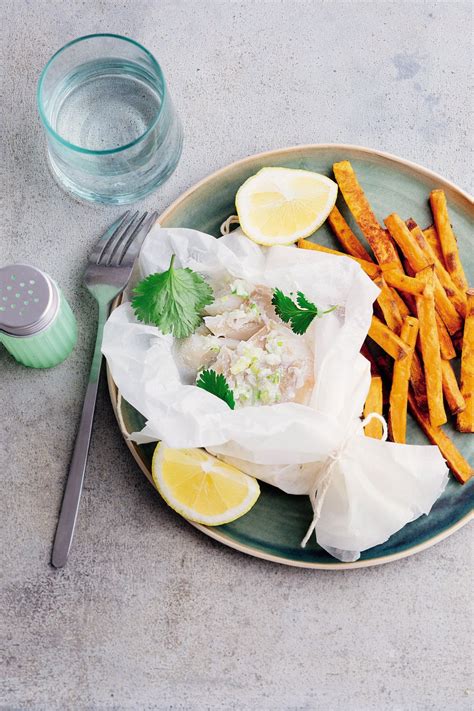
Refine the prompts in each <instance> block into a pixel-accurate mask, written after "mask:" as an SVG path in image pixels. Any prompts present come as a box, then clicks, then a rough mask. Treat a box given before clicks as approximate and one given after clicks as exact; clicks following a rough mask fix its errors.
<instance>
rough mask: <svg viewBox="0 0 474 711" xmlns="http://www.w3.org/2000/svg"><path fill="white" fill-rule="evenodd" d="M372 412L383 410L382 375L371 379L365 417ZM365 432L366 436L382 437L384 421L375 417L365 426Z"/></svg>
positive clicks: (380, 412) (379, 412)
mask: <svg viewBox="0 0 474 711" xmlns="http://www.w3.org/2000/svg"><path fill="white" fill-rule="evenodd" d="M371 412H377V413H378V414H379V415H381V414H382V412H383V392H382V378H381V377H380V375H373V376H372V378H371V380H370V388H369V392H368V393H367V399H366V401H365V405H364V417H367V415H370V413H371ZM364 432H365V436H366V437H373V438H374V439H382V433H383V429H382V423H381V422H380V421H379V420H376V419H375V418H374V419H373V420H371V421H370V422H369V424H368V425H366V426H365V427H364Z"/></svg>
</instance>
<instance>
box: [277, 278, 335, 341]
mask: <svg viewBox="0 0 474 711" xmlns="http://www.w3.org/2000/svg"><path fill="white" fill-rule="evenodd" d="M272 304H273V306H274V307H275V311H276V312H277V314H278V316H279V317H280V318H281V320H282V321H284V322H285V323H289V324H290V326H291V329H292V331H294V333H297V334H298V335H299V336H301V335H303V333H306V331H307V330H308V328H309V326H310V324H311V323H312V321H313V319H314V318H316V316H322V315H323V314H327V313H329V312H330V311H334V309H335V308H336V306H332V307H331V308H330V309H328V310H327V311H323V312H320V311H319V309H318V307H317V306H316V305H315V304H313V303H312V302H311V301H308V299H307V298H306V296H305V295H304V294H303V292H302V291H298V292H297V295H296V303H295V302H294V301H293V299H292V298H290V297H289V296H285V294H284V293H283V292H282V291H281V289H274V290H273V298H272Z"/></svg>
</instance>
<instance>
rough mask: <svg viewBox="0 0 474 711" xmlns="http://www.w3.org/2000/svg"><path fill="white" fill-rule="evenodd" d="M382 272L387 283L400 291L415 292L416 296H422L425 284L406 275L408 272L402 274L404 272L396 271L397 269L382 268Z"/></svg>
mask: <svg viewBox="0 0 474 711" xmlns="http://www.w3.org/2000/svg"><path fill="white" fill-rule="evenodd" d="M382 274H383V278H384V279H385V281H386V283H387V284H388V285H389V286H392V287H394V288H395V289H398V290H399V291H403V292H405V293H407V294H413V295H414V296H421V294H422V293H423V291H424V288H425V285H424V284H423V282H421V281H418V279H413V277H409V276H406V274H402V272H399V271H396V270H395V269H384V268H382Z"/></svg>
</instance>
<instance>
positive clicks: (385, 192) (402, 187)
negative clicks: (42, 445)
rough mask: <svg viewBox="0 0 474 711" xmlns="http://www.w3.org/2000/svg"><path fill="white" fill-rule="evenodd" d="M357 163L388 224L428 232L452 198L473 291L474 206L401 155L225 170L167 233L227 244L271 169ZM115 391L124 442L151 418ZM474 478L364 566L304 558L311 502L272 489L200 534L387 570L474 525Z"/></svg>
mask: <svg viewBox="0 0 474 711" xmlns="http://www.w3.org/2000/svg"><path fill="white" fill-rule="evenodd" d="M343 159H348V160H350V161H351V163H352V164H353V166H354V168H355V171H356V173H357V176H358V178H359V181H360V182H361V184H362V186H363V188H364V190H365V192H366V194H367V196H368V198H369V201H370V203H371V205H372V207H373V209H374V211H375V214H376V215H377V216H378V218H379V220H382V219H383V218H384V217H386V216H387V215H388V214H390V213H391V212H398V213H399V214H400V215H401V216H402V217H404V218H405V219H406V218H408V217H413V218H414V219H415V220H416V221H417V222H418V223H419V224H421V225H422V226H423V227H425V226H427V225H429V224H430V223H431V213H430V209H429V205H428V195H429V193H430V191H431V190H432V189H433V188H436V187H441V188H443V189H444V190H445V192H446V195H447V199H448V205H449V209H450V215H451V219H452V223H453V226H454V230H455V232H456V235H457V237H458V240H459V246H460V252H461V256H462V259H463V263H464V266H465V269H466V271H467V273H468V278H469V279H470V283H471V284H472V283H474V278H473V271H474V269H473V267H474V264H473V263H474V250H472V245H471V244H470V229H472V227H471V225H472V216H473V203H472V199H471V198H470V197H469V195H467V194H466V193H464V192H463V191H462V190H461V189H460V188H457V187H456V186H455V185H453V184H452V183H450V182H448V181H447V180H444V179H443V178H441V177H440V176H438V175H436V174H435V173H432V172H431V171H429V170H426V169H425V168H421V167H420V166H418V165H415V164H414V163H409V162H408V161H404V160H401V159H399V158H396V157H395V156H391V155H387V154H385V153H379V152H377V151H372V150H369V149H365V148H359V147H356V146H343V145H311V146H297V147H294V148H286V149H282V150H278V151H272V152H269V153H261V154H259V155H255V156H250V157H249V158H245V159H243V160H241V161H238V162H237V163H233V164H232V165H229V166H227V167H226V168H223V169H222V170H219V171H218V172H217V173H214V174H213V175H211V176H209V177H208V178H205V179H204V180H202V181H201V182H200V183H198V184H197V185H195V186H194V187H193V188H191V189H190V190H188V191H187V192H186V193H184V195H182V196H181V197H180V198H179V199H178V200H176V202H174V203H173V205H171V206H170V207H169V208H168V209H167V210H166V211H165V212H164V213H163V215H162V216H161V218H160V223H161V224H162V226H163V227H190V228H194V229H197V230H201V231H202V232H207V233H209V234H212V235H215V236H216V237H218V236H219V234H220V232H219V228H220V225H221V223H222V222H223V221H224V220H225V219H226V218H227V217H228V216H229V215H232V214H234V212H235V206H234V197H235V193H236V191H237V189H238V188H239V186H240V185H241V184H242V183H243V182H244V180H246V179H247V178H248V177H249V176H250V175H252V174H253V173H255V172H256V171H257V170H259V169H260V168H262V167H263V166H286V167H291V168H303V169H306V170H313V171H316V172H318V173H323V174H325V175H328V176H331V177H332V164H333V163H334V162H335V161H339V160H343ZM337 204H338V206H339V208H340V210H341V211H342V213H343V214H344V215H345V217H346V219H348V221H349V223H350V224H351V225H352V227H353V228H354V229H355V230H356V231H357V232H358V230H357V228H356V227H355V225H354V223H353V221H352V219H351V217H350V216H349V215H348V212H347V209H346V207H345V204H344V201H343V199H342V198H341V197H340V198H339V199H338V202H337ZM315 239H317V241H318V242H321V243H322V244H325V245H327V246H331V247H335V248H337V244H336V243H335V241H334V238H333V237H332V235H331V233H330V231H329V229H328V227H326V226H325V225H324V226H323V227H321V228H320V229H319V230H318V232H317V234H316V236H315ZM109 386H110V393H111V397H112V403H113V405H114V409H115V412H116V414H117V419H118V422H119V425H120V428H121V430H122V433H123V434H124V436H126V435H127V434H128V433H130V432H133V431H137V430H139V429H141V428H142V426H143V424H144V418H143V417H142V415H141V414H140V413H139V412H137V411H136V410H135V409H134V408H133V407H131V406H130V405H129V404H128V403H127V402H125V400H123V399H122V398H121V397H120V393H118V392H117V389H116V387H115V384H114V383H113V381H112V379H111V377H110V374H109ZM447 430H448V431H449V434H450V436H452V438H453V439H454V440H455V442H456V445H457V446H458V447H459V449H460V450H461V451H462V452H463V454H464V456H465V457H466V459H468V461H471V462H472V460H473V459H474V441H473V440H474V437H473V436H471V435H460V434H459V433H457V432H456V431H455V430H454V429H453V428H452V426H447ZM408 441H409V442H411V443H426V439H425V437H424V435H423V434H422V433H421V431H420V430H419V428H418V426H417V425H416V424H415V423H414V422H411V421H410V423H409V430H408ZM127 444H128V446H129V448H130V450H131V451H132V454H133V456H134V457H135V459H136V461H137V462H138V464H139V466H140V468H141V469H142V471H143V472H144V473H145V474H146V476H147V477H148V478H149V479H150V481H151V474H150V466H151V457H152V453H153V445H146V446H137V445H135V444H134V443H133V442H130V441H128V440H127ZM473 499H474V479H471V481H470V482H469V483H468V484H466V485H464V486H461V485H460V484H458V483H457V482H456V481H455V480H454V479H453V478H451V479H450V481H449V484H448V486H447V488H446V490H445V491H444V493H443V495H442V496H441V497H440V499H439V500H438V501H437V502H436V504H435V506H434V507H433V509H432V511H431V513H430V514H429V516H422V517H421V518H419V519H417V520H416V521H413V522H412V523H410V524H408V525H407V526H405V528H403V529H402V530H401V531H399V532H398V533H396V534H395V535H393V536H392V537H391V538H390V539H389V540H388V541H386V542H385V543H383V544H382V545H380V546H377V547H376V548H371V549H370V550H367V551H365V552H364V553H363V554H362V556H361V558H360V560H358V561H357V562H355V563H341V562H340V561H337V560H335V559H334V558H332V557H331V556H330V555H329V554H328V553H326V551H324V550H322V549H321V548H319V547H318V546H317V545H316V543H315V542H314V540H313V541H312V542H311V543H309V544H308V545H307V547H306V549H305V550H303V549H301V548H300V545H299V544H300V541H301V539H302V538H303V536H304V534H305V532H306V529H307V526H308V523H309V522H310V520H311V507H310V503H309V500H308V499H307V497H304V496H290V495H288V494H284V493H283V492H282V491H280V490H278V489H275V488H273V487H271V486H267V485H265V484H263V485H262V493H261V496H260V498H259V500H258V502H257V504H256V505H255V506H254V508H253V509H252V510H251V511H250V512H249V513H248V514H246V515H245V516H243V517H242V518H240V519H239V520H238V521H234V522H233V523H230V524H227V525H225V526H219V527H213V528H209V527H206V526H201V525H196V528H198V529H199V530H200V531H202V532H203V533H205V534H206V535H208V536H211V537H212V538H215V539H217V540H218V541H220V542H221V543H224V544H226V545H228V546H231V547H232V548H236V549H237V550H240V551H242V552H244V553H248V554H250V555H254V556H257V557H259V558H265V559H267V560H272V561H275V562H278V563H285V564H287V565H296V566H301V567H307V568H320V569H321V568H322V569H331V570H333V569H343V568H358V567H362V566H369V565H379V564H381V563H387V562H389V561H393V560H397V559H398V558H403V557H405V556H408V555H412V554H413V553H417V552H418V551H420V550H423V549H424V548H428V547H429V546H431V545H433V544H434V543H437V542H438V541H440V540H442V539H443V538H446V536H449V535H450V534H451V533H453V532H454V531H456V530H457V529H458V528H460V527H461V526H463V525H464V524H465V523H467V522H468V520H469V519H470V518H472V516H473Z"/></svg>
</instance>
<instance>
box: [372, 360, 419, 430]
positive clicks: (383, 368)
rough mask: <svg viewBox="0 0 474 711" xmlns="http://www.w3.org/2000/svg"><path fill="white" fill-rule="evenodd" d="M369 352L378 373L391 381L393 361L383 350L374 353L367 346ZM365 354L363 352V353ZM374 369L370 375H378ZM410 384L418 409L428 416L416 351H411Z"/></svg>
mask: <svg viewBox="0 0 474 711" xmlns="http://www.w3.org/2000/svg"><path fill="white" fill-rule="evenodd" d="M367 350H368V351H369V353H370V356H371V358H369V360H370V362H371V363H372V362H373V363H374V367H375V368H377V369H378V371H380V373H381V374H382V375H383V376H384V378H386V379H387V381H388V382H389V383H391V382H392V377H393V363H394V361H393V360H392V359H391V358H390V356H388V355H387V354H386V353H385V352H384V351H378V352H376V353H374V351H373V349H372V348H367ZM364 355H365V353H364ZM378 374H379V373H377V372H376V371H374V372H373V373H372V375H378ZM410 385H411V387H412V392H413V396H414V398H415V402H416V406H417V407H418V409H419V411H420V412H422V413H424V414H425V415H426V416H428V401H427V398H426V382H425V374H424V372H423V367H422V365H421V361H420V358H419V356H418V353H417V352H416V351H415V352H414V353H413V360H412V364H411V374H410Z"/></svg>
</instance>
